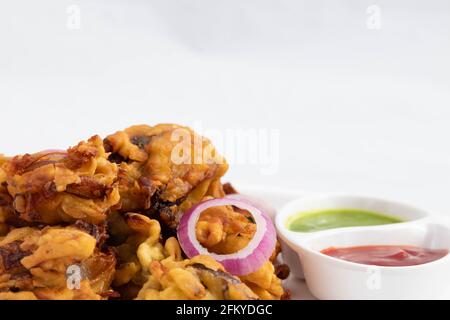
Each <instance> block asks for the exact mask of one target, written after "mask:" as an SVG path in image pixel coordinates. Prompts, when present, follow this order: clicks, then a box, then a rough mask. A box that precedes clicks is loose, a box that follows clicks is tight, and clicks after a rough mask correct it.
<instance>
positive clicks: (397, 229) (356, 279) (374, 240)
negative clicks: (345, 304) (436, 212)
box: [275, 195, 450, 299]
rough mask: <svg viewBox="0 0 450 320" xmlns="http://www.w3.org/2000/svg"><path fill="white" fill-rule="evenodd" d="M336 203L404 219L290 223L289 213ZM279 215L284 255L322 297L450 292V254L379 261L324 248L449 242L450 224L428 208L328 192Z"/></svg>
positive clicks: (425, 295)
mask: <svg viewBox="0 0 450 320" xmlns="http://www.w3.org/2000/svg"><path fill="white" fill-rule="evenodd" d="M336 208H354V209H363V210H370V211H375V212H379V213H384V214H387V215H392V216H397V217H399V218H402V219H403V220H405V222H402V223H396V224H389V225H380V226H366V227H348V228H338V229H329V230H324V231H319V232H311V233H301V232H294V231H290V230H289V229H288V227H287V222H288V220H289V218H290V217H292V215H295V214H297V213H298V212H304V211H311V210H322V209H336ZM275 220H276V226H277V229H278V233H279V236H280V237H281V239H282V242H283V243H284V247H286V246H288V247H289V248H288V251H286V252H283V258H284V259H285V261H286V262H287V263H288V264H289V265H290V266H291V269H292V271H293V273H294V275H296V276H302V275H303V273H304V277H305V279H306V282H307V284H308V287H309V289H310V290H311V292H312V293H313V294H314V295H315V296H316V297H317V298H319V299H439V298H444V297H448V295H449V294H450V255H447V256H445V257H444V258H442V259H439V260H436V261H433V262H431V263H427V264H423V265H418V266H408V267H377V266H367V265H363V264H357V263H353V262H348V261H344V260H340V259H336V258H333V257H330V256H327V255H325V254H322V253H321V252H320V251H321V250H323V249H326V248H329V247H333V246H334V247H351V246H362V245H414V246H419V247H425V248H430V249H448V248H450V228H449V227H448V226H445V225H440V224H437V223H435V222H433V221H432V220H431V219H430V218H429V217H428V215H427V213H426V212H425V211H423V210H420V209H417V208H414V207H411V206H408V205H405V204H401V203H397V202H393V201H389V200H382V199H376V198H369V197H359V196H336V195H329V196H316V197H305V198H301V199H298V200H295V201H292V202H290V203H288V204H287V205H286V206H284V207H283V208H282V210H281V211H280V212H279V213H278V214H277V216H276V219H275ZM286 253H287V254H286ZM293 253H294V254H293ZM299 268H300V269H299Z"/></svg>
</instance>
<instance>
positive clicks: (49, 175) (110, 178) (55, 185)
mask: <svg viewBox="0 0 450 320" xmlns="http://www.w3.org/2000/svg"><path fill="white" fill-rule="evenodd" d="M107 158H108V154H107V153H106V152H105V150H104V147H103V143H102V140H101V139H100V137H98V136H94V137H92V138H90V139H89V140H88V141H87V142H84V141H83V142H80V143H79V144H78V145H77V146H76V147H73V148H70V149H69V150H68V151H67V152H61V151H48V152H40V153H36V154H32V155H30V154H26V155H24V156H17V157H14V158H13V159H11V160H10V161H8V162H6V163H5V164H4V165H3V170H4V172H5V174H6V183H7V190H8V193H9V194H10V195H11V197H12V198H13V205H14V209H15V211H16V214H17V216H18V217H19V218H20V219H22V220H24V221H27V222H39V223H45V224H49V225H52V224H58V223H61V222H74V221H76V220H85V221H87V222H90V223H100V222H102V221H104V220H105V219H106V215H107V214H108V213H109V211H110V209H111V208H112V207H114V206H116V205H117V204H118V203H119V200H120V197H119V190H118V187H117V184H116V180H117V165H116V164H114V163H111V162H109V161H108V159H107Z"/></svg>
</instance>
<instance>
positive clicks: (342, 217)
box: [288, 209, 402, 232]
mask: <svg viewBox="0 0 450 320" xmlns="http://www.w3.org/2000/svg"><path fill="white" fill-rule="evenodd" d="M399 222H402V220H400V219H399V218H396V217H392V216H387V215H384V214H379V213H376V212H371V211H365V210H359V209H327V210H320V211H312V212H302V213H299V214H297V215H295V216H293V217H292V218H291V219H289V220H288V229H289V230H291V231H297V232H315V231H321V230H327V229H336V228H345V227H361V226H376V225H383V224H391V223H399Z"/></svg>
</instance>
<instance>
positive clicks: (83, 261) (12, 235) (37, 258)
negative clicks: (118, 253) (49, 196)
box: [0, 225, 116, 300]
mask: <svg viewBox="0 0 450 320" xmlns="http://www.w3.org/2000/svg"><path fill="white" fill-rule="evenodd" d="M115 261H116V258H115V255H114V254H113V253H112V252H101V251H100V250H99V248H98V247H97V240H96V238H94V237H93V236H92V235H90V234H88V233H87V232H85V231H84V230H81V229H80V228H79V227H77V226H76V225H73V226H68V227H44V228H43V229H38V228H34V227H22V228H16V229H14V230H12V231H10V232H9V233H8V234H7V235H6V236H5V237H3V238H0V299H21V298H23V297H30V298H34V299H46V300H47V299H51V300H53V299H55V300H60V299H63V300H68V299H90V300H91V299H92V300H99V299H102V298H103V297H104V295H107V294H108V292H109V290H110V289H109V288H110V283H111V281H112V279H113V275H114V271H115ZM70 266H75V267H76V268H78V269H75V270H79V285H78V287H75V288H70V287H69V286H68V285H67V281H68V279H69V278H68V276H67V270H68V268H69V267H70Z"/></svg>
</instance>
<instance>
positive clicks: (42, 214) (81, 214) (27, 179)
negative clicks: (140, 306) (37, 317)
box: [0, 124, 289, 300]
mask: <svg viewBox="0 0 450 320" xmlns="http://www.w3.org/2000/svg"><path fill="white" fill-rule="evenodd" d="M227 169H228V165H227V163H226V161H225V159H224V158H223V157H222V156H221V155H220V154H218V152H217V151H216V149H215V148H214V146H213V145H212V143H211V141H209V140H207V139H205V138H204V137H201V136H200V135H198V134H196V133H195V132H194V131H192V130H191V129H189V128H187V127H183V126H178V125H173V124H162V125H157V126H153V127H150V126H146V125H141V126H133V127H130V128H128V129H125V130H123V131H118V132H116V133H115V134H112V135H110V136H107V137H106V138H105V139H103V140H102V139H101V138H100V137H99V136H94V137H92V138H90V139H89V140H87V141H82V142H80V143H79V144H78V145H76V146H74V147H72V148H69V149H68V150H67V151H60V150H48V151H43V152H39V153H35V154H25V155H21V156H16V157H11V158H8V157H4V156H0V300H6V299H8V300H32V299H39V300H41V299H49V300H53V299H64V300H76V299H88V300H100V299H139V300H153V299H195V300H202V299H226V300H240V299H251V300H252V299H282V298H284V297H286V292H285V291H284V289H283V287H282V279H284V278H285V277H287V275H288V274H289V272H288V271H289V270H288V268H287V269H286V268H285V267H280V266H276V262H275V261H276V257H277V255H278V253H279V252H280V247H279V244H278V245H277V247H276V249H275V251H274V253H273V255H272V257H271V258H270V259H269V260H268V261H267V262H266V263H265V264H264V265H262V266H261V267H260V268H259V270H256V271H255V272H253V273H251V274H247V275H245V276H239V277H238V276H234V275H232V274H230V273H229V272H227V271H226V270H225V269H224V267H223V266H222V265H221V264H220V263H219V262H218V261H216V260H214V259H213V258H212V257H211V256H209V255H199V256H196V257H191V258H190V259H189V258H188V257H186V256H185V254H184V253H183V251H182V250H181V247H180V245H179V243H178V240H177V238H176V237H175V235H176V230H177V227H178V224H179V220H180V218H181V216H182V215H183V214H184V213H185V212H186V211H187V210H189V209H190V208H191V207H192V206H194V205H196V204H198V203H200V202H202V201H205V200H208V199H212V198H222V197H224V196H225V195H226V194H227V193H235V192H236V190H235V189H234V188H233V187H232V186H231V185H230V184H225V185H223V184H222V183H221V178H222V177H223V175H224V174H225V173H226V171H227ZM255 232H256V223H255V221H254V219H253V217H252V215H251V214H250V213H249V212H247V211H245V210H241V209H238V208H235V207H233V206H223V207H214V208H210V209H208V210H206V211H204V212H203V213H202V214H201V215H200V218H199V221H198V223H197V225H196V236H197V239H198V240H199V242H200V243H201V245H202V246H204V247H205V248H206V249H207V250H208V251H209V252H210V253H215V254H232V253H235V252H238V251H239V250H241V249H243V248H245V247H246V246H247V245H248V243H249V242H250V241H251V239H252V238H253V236H254V235H255Z"/></svg>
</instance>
